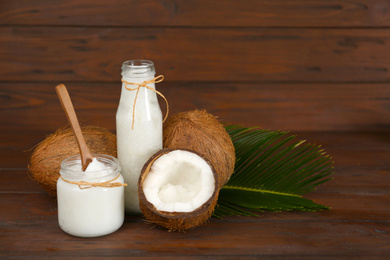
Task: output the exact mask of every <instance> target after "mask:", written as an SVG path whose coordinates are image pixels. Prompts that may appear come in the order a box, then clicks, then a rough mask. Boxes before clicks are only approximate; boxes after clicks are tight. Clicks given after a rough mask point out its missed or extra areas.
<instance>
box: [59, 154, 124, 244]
mask: <svg viewBox="0 0 390 260" xmlns="http://www.w3.org/2000/svg"><path fill="white" fill-rule="evenodd" d="M93 156H94V160H93V161H92V162H91V163H90V164H89V165H88V168H87V169H86V170H85V171H84V172H83V171H82V169H81V159H80V156H79V155H77V156H73V157H70V158H68V159H65V160H64V161H63V162H62V163H61V169H60V174H61V177H60V178H59V179H58V181H57V202H58V222H59V225H60V227H61V229H62V230H63V231H65V232H66V233H68V234H70V235H74V236H78V237H96V236H103V235H107V234H109V233H112V232H114V231H116V230H117V229H119V228H120V227H121V226H122V224H123V221H124V216H125V213H124V185H126V184H124V182H123V177H122V175H121V174H120V170H121V169H120V166H119V162H118V160H117V159H116V158H114V157H112V156H109V155H101V154H94V155H93Z"/></svg>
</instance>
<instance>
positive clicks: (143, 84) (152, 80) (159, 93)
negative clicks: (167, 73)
mask: <svg viewBox="0 0 390 260" xmlns="http://www.w3.org/2000/svg"><path fill="white" fill-rule="evenodd" d="M163 80H164V76H163V75H160V76H157V77H155V78H154V79H151V80H146V81H144V82H142V83H134V82H128V81H126V80H124V79H123V78H122V82H123V83H125V88H126V89H127V90H129V91H134V90H136V91H137V93H136V94H135V99H134V104H133V122H132V124H131V129H132V130H133V129H134V116H135V104H136V103H137V98H138V93H139V90H140V88H142V87H143V88H147V89H150V90H152V91H154V92H156V94H158V95H160V97H162V98H163V99H164V100H165V103H166V104H167V113H166V114H165V117H164V120H163V123H164V122H165V120H166V119H167V117H168V113H169V104H168V100H167V99H166V98H165V97H164V95H163V94H161V92H159V91H157V90H155V89H154V88H151V87H149V86H148V84H150V83H160V82H161V81H163ZM127 85H134V86H138V87H135V88H130V87H128V86H127Z"/></svg>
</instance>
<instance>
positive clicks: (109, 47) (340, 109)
mask: <svg viewBox="0 0 390 260" xmlns="http://www.w3.org/2000/svg"><path fill="white" fill-rule="evenodd" d="M209 2H210V1H196V3H195V2H191V1H151V0H150V1H119V0H116V1H109V2H108V1H102V0H100V1H21V0H18V1H2V2H1V4H0V10H1V12H0V37H1V38H0V39H1V41H0V57H1V59H0V89H1V96H0V98H1V99H0V108H1V118H0V119H1V121H2V126H1V130H2V132H3V133H7V132H9V131H17V132H21V133H22V132H23V131H31V132H40V133H45V132H51V131H53V130H55V129H56V128H58V127H60V126H61V125H63V124H65V123H66V120H65V118H64V117H62V111H61V108H60V106H59V103H58V100H57V98H56V96H55V94H54V86H55V85H57V84H59V83H64V84H66V85H67V86H68V88H69V91H70V92H71V96H72V98H73V99H74V103H75V106H76V109H77V112H78V113H79V115H80V118H81V119H82V120H85V121H87V122H88V123H90V124H97V125H101V126H103V127H107V128H109V129H112V130H115V122H114V118H113V117H114V115H115V111H116V106H117V103H118V99H119V95H120V66H121V63H122V62H123V61H125V60H128V59H150V60H153V61H154V62H155V64H156V69H157V73H158V74H163V75H164V76H165V79H166V80H165V81H164V82H163V83H161V84H160V85H158V89H159V90H161V91H162V92H163V93H164V94H165V95H166V96H167V98H168V100H169V102H170V105H171V107H172V112H173V113H176V112H179V111H184V110H188V109H193V108H199V109H207V110H208V111H209V112H211V113H213V114H215V115H216V116H219V117H220V118H221V120H222V121H225V122H228V123H232V124H244V125H246V126H254V125H259V126H261V127H263V128H268V129H283V130H291V131H317V130H320V131H323V130H337V131H340V130H343V131H354V130H388V129H389V122H390V121H389V115H390V113H389V111H390V109H389V105H388V104H389V97H390V88H389V79H390V69H389V64H390V52H389V51H388V50H389V49H390V29H389V28H388V26H389V25H390V18H389V17H390V15H389V12H390V11H389V10H390V3H389V1H379V0H378V1H362V0H360V1H246V4H245V5H243V4H241V3H239V2H237V1H211V3H209ZM108 3H109V4H108ZM100 93H101V94H100ZM163 109H164V108H163ZM21 118H23V120H21ZM4 141H5V140H4Z"/></svg>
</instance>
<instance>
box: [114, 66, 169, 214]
mask: <svg viewBox="0 0 390 260" xmlns="http://www.w3.org/2000/svg"><path fill="white" fill-rule="evenodd" d="M154 77H155V68H154V64H153V62H152V61H147V60H130V61H126V62H124V63H123V64H122V80H123V81H125V82H123V83H122V92H121V97H120V101H119V106H118V110H117V113H116V134H117V147H118V148H117V149H118V159H119V163H120V166H121V168H122V174H123V177H124V179H125V182H126V183H127V184H128V186H127V187H126V188H125V208H126V212H128V213H131V214H139V213H140V212H141V211H140V208H139V199H138V179H139V176H140V174H141V170H142V167H143V165H144V164H145V162H146V161H147V160H148V159H149V158H150V157H151V156H152V155H153V154H154V153H156V152H157V151H159V150H161V149H162V113H161V109H160V105H159V103H158V100H157V95H156V93H155V92H154V91H152V90H150V89H147V88H145V87H140V88H139V89H138V90H130V89H131V88H134V89H135V88H137V85H129V84H126V82H130V83H135V84H137V83H138V84H141V83H143V82H145V81H150V80H152V79H153V78H154ZM147 86H148V87H149V88H152V89H155V84H154V83H149V84H147ZM126 87H128V88H126ZM129 88H130V89H129ZM134 104H135V106H134Z"/></svg>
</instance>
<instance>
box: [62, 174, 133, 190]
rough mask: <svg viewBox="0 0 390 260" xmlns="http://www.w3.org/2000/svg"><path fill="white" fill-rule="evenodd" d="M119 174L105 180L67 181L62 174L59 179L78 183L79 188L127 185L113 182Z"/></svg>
mask: <svg viewBox="0 0 390 260" xmlns="http://www.w3.org/2000/svg"><path fill="white" fill-rule="evenodd" d="M119 176H120V174H118V176H116V177H115V178H114V179H111V180H109V181H105V182H87V181H68V180H67V179H64V178H62V176H61V179H62V180H63V181H65V182H67V183H70V184H75V185H78V186H79V188H80V190H84V189H89V188H92V187H104V188H115V187H121V186H127V184H126V183H121V182H113V181H115V180H116V179H118V178H119Z"/></svg>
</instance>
